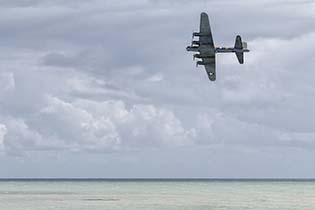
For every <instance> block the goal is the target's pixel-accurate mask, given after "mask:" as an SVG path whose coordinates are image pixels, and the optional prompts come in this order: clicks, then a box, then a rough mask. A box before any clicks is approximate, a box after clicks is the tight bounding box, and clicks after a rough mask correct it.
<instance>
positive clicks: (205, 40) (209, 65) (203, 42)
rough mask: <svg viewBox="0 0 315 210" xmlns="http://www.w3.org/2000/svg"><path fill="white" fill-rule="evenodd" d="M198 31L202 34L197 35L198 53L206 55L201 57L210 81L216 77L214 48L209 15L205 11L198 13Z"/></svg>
mask: <svg viewBox="0 0 315 210" xmlns="http://www.w3.org/2000/svg"><path fill="white" fill-rule="evenodd" d="M200 33H201V34H202V36H200V37H199V41H200V46H201V49H202V50H200V55H207V56H208V57H205V58H202V62H203V63H204V66H205V69H206V72H207V74H208V77H209V79H210V80H211V81H214V80H215V79H216V75H215V50H214V42H213V38H212V33H211V28H210V22H209V17H208V15H207V13H204V12H203V13H201V15H200Z"/></svg>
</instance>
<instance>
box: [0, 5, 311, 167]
mask: <svg viewBox="0 0 315 210" xmlns="http://www.w3.org/2000/svg"><path fill="white" fill-rule="evenodd" d="M0 5H1V6H2V7H1V9H0V12H1V14H2V18H1V20H0V24H1V25H2V26H3V27H1V29H0V33H1V34H2V38H1V40H0V44H1V46H2V47H1V48H0V59H1V67H0V68H1V72H2V73H1V74H0V83H1V84H0V87H1V90H0V101H1V104H0V116H1V117H0V119H1V125H3V126H2V127H1V126H0V137H1V138H0V139H3V140H2V141H1V142H2V148H3V149H4V150H5V151H6V152H7V154H13V155H17V154H23V153H32V152H33V153H34V152H39V153H42V154H43V153H46V152H47V153H54V152H56V153H58V152H60V153H62V152H78V151H79V152H82V153H84V152H86V153H89V154H91V153H94V152H99V153H105V154H112V152H115V153H116V154H120V155H122V154H126V153H128V152H130V151H134V150H136V151H144V153H145V151H149V150H150V149H152V150H154V149H157V150H158V151H166V150H168V151H170V153H171V152H173V153H176V151H177V149H178V148H187V147H191V148H192V150H193V149H194V148H204V149H201V150H202V151H203V154H201V156H206V154H207V150H208V149H209V148H216V147H220V148H222V151H223V152H222V153H224V147H226V148H237V150H238V151H237V152H235V154H234V153H233V152H231V151H230V150H229V151H227V152H231V153H233V154H234V155H235V156H237V154H240V153H242V151H243V152H244V153H246V152H247V151H248V150H251V151H261V150H268V149H270V150H272V151H275V150H279V148H281V151H286V150H287V151H289V150H290V151H291V150H295V149H296V150H300V149H303V150H305V149H309V150H313V148H314V142H315V141H314V133H315V127H314V125H315V121H314V117H312V116H315V113H314V108H313V107H314V104H315V100H314V99H313V98H314V97H313V96H314V93H315V85H314V84H315V80H314V78H315V73H314V71H313V69H314V65H315V60H314V58H313V55H314V53H315V52H314V48H313V47H312V45H311V44H310V43H313V40H314V38H315V35H314V27H313V26H314V22H315V21H314V19H315V16H314V12H313V10H314V3H313V2H312V1H303V2H296V1H286V2H282V1H277V2H274V1H270V0H264V1H247V0H240V1H230V0H225V1H203V0H201V1H194V2H190V1H184V3H183V1H172V2H170V1H164V0H154V1H153V0H152V1H149V0H148V1H146V0H139V1H138V0H137V1H124V2H117V1H110V0H109V1H101V0H92V1H89V2H88V3H87V2H85V1H67V2H64V1H59V0H58V1H37V0H29V1H18V0H16V1H10V2H9V1H0ZM227 5H228V6H227ZM201 11H206V12H208V13H209V16H210V18H211V19H210V20H211V26H212V30H213V35H214V39H215V44H216V45H227V46H229V45H231V46H232V45H233V44H234V39H235V35H236V34H238V33H239V34H241V35H242V37H243V39H244V40H245V41H248V44H249V48H250V50H251V52H250V53H248V54H246V57H245V60H246V61H245V64H244V65H238V63H237V60H236V58H235V55H232V54H231V55H218V56H217V81H216V82H214V83H211V82H209V81H208V78H207V76H206V74H205V72H204V69H203V68H202V67H199V68H196V69H195V67H194V62H192V60H191V55H190V54H189V53H187V52H186V51H185V46H186V45H188V44H189V42H190V36H191V32H192V31H193V30H197V29H198V24H199V23H198V22H199V14H200V12H201ZM226 14H229V16H226ZM198 150H199V149H198ZM43 151H45V152H43ZM157 153H158V152H156V153H155V154H157ZM80 154H81V153H80ZM128 154H129V153H128ZM134 154H135V153H134ZM232 156H233V155H231V158H230V159H233V157H232ZM172 157H173V156H172ZM159 158H163V157H162V156H160V157H156V159H159ZM178 158H179V157H178ZM262 159H263V158H262ZM262 159H261V160H260V161H263V160H262ZM191 164H192V163H191Z"/></svg>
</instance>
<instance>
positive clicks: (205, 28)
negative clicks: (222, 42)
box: [199, 12, 214, 48]
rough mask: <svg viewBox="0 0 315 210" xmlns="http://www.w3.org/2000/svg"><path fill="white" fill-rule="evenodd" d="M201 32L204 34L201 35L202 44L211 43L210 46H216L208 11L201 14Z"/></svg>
mask: <svg viewBox="0 0 315 210" xmlns="http://www.w3.org/2000/svg"><path fill="white" fill-rule="evenodd" d="M200 34H202V36H200V37H199V41H200V42H201V45H203V44H205V45H210V47H212V48H214V43H213V38H212V33H211V28H210V22H209V17H208V15H207V13H204V12H203V13H201V15H200Z"/></svg>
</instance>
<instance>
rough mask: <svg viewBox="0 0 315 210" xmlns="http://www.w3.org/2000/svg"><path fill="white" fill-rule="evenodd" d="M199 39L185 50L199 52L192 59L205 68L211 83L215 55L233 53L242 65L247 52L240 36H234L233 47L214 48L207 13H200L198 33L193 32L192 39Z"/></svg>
mask: <svg viewBox="0 0 315 210" xmlns="http://www.w3.org/2000/svg"><path fill="white" fill-rule="evenodd" d="M194 37H199V40H198V41H194V40H193V41H192V43H191V46H188V47H187V48H186V50H187V51H192V52H199V54H195V55H193V59H195V58H199V59H201V61H197V63H196V64H197V66H198V65H203V66H205V69H206V71H207V74H208V77H209V79H210V80H211V81H215V79H216V72H215V54H216V53H235V54H236V57H237V59H238V61H239V63H240V64H243V63H244V52H249V50H248V49H247V43H246V42H242V38H241V36H240V35H237V36H236V40H235V45H234V47H229V48H226V47H215V46H214V42H213V38H212V34H211V29H210V23H209V18H208V15H207V13H204V12H203V13H201V15H200V31H199V32H194V33H193V35H192V39H194Z"/></svg>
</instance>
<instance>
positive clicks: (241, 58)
mask: <svg viewBox="0 0 315 210" xmlns="http://www.w3.org/2000/svg"><path fill="white" fill-rule="evenodd" d="M235 54H236V57H237V60H238V62H239V63H240V64H243V63H244V53H243V52H236V53H235Z"/></svg>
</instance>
